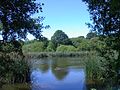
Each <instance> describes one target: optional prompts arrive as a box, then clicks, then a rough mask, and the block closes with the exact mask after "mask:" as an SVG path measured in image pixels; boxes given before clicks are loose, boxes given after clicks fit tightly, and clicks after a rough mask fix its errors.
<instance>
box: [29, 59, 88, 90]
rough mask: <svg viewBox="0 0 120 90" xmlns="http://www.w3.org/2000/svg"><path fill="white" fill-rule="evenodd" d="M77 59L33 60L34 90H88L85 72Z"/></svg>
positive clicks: (32, 79)
mask: <svg viewBox="0 0 120 90" xmlns="http://www.w3.org/2000/svg"><path fill="white" fill-rule="evenodd" d="M76 62H77V59H76V60H74V59H68V58H59V59H58V58H54V59H42V60H32V63H31V64H32V68H31V84H32V90H86V86H85V85H86V84H85V72H84V68H83V67H82V66H81V62H77V63H76Z"/></svg>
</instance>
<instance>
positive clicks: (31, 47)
mask: <svg viewBox="0 0 120 90" xmlns="http://www.w3.org/2000/svg"><path fill="white" fill-rule="evenodd" d="M22 49H23V52H43V51H44V50H45V46H44V43H43V42H39V41H35V42H33V43H30V44H26V45H24V46H23V48H22Z"/></svg>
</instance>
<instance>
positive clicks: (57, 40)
mask: <svg viewBox="0 0 120 90" xmlns="http://www.w3.org/2000/svg"><path fill="white" fill-rule="evenodd" d="M51 41H52V42H53V43H54V44H55V46H58V45H60V44H62V45H69V44H71V41H70V39H69V38H68V36H67V34H65V33H64V32H63V31H62V30H57V31H56V32H55V33H54V35H53V36H52V37H51Z"/></svg>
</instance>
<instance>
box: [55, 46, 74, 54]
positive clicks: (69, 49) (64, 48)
mask: <svg viewBox="0 0 120 90" xmlns="http://www.w3.org/2000/svg"><path fill="white" fill-rule="evenodd" d="M56 51H57V52H75V51H76V48H75V47H74V46H71V45H60V46H59V47H57V50H56Z"/></svg>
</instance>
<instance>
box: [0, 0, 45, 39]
mask: <svg viewBox="0 0 120 90" xmlns="http://www.w3.org/2000/svg"><path fill="white" fill-rule="evenodd" d="M35 1H36V0H0V23H1V25H2V29H0V35H1V36H2V38H3V40H4V41H11V40H18V39H25V38H26V36H27V34H28V33H30V34H32V35H33V36H35V37H36V38H40V37H41V29H42V28H43V25H42V23H41V21H42V20H43V19H44V18H43V17H41V18H36V19H33V18H32V17H31V15H33V14H35V13H38V12H40V11H42V7H41V6H42V5H43V4H42V3H36V2H35ZM40 23H41V24H40Z"/></svg>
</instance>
